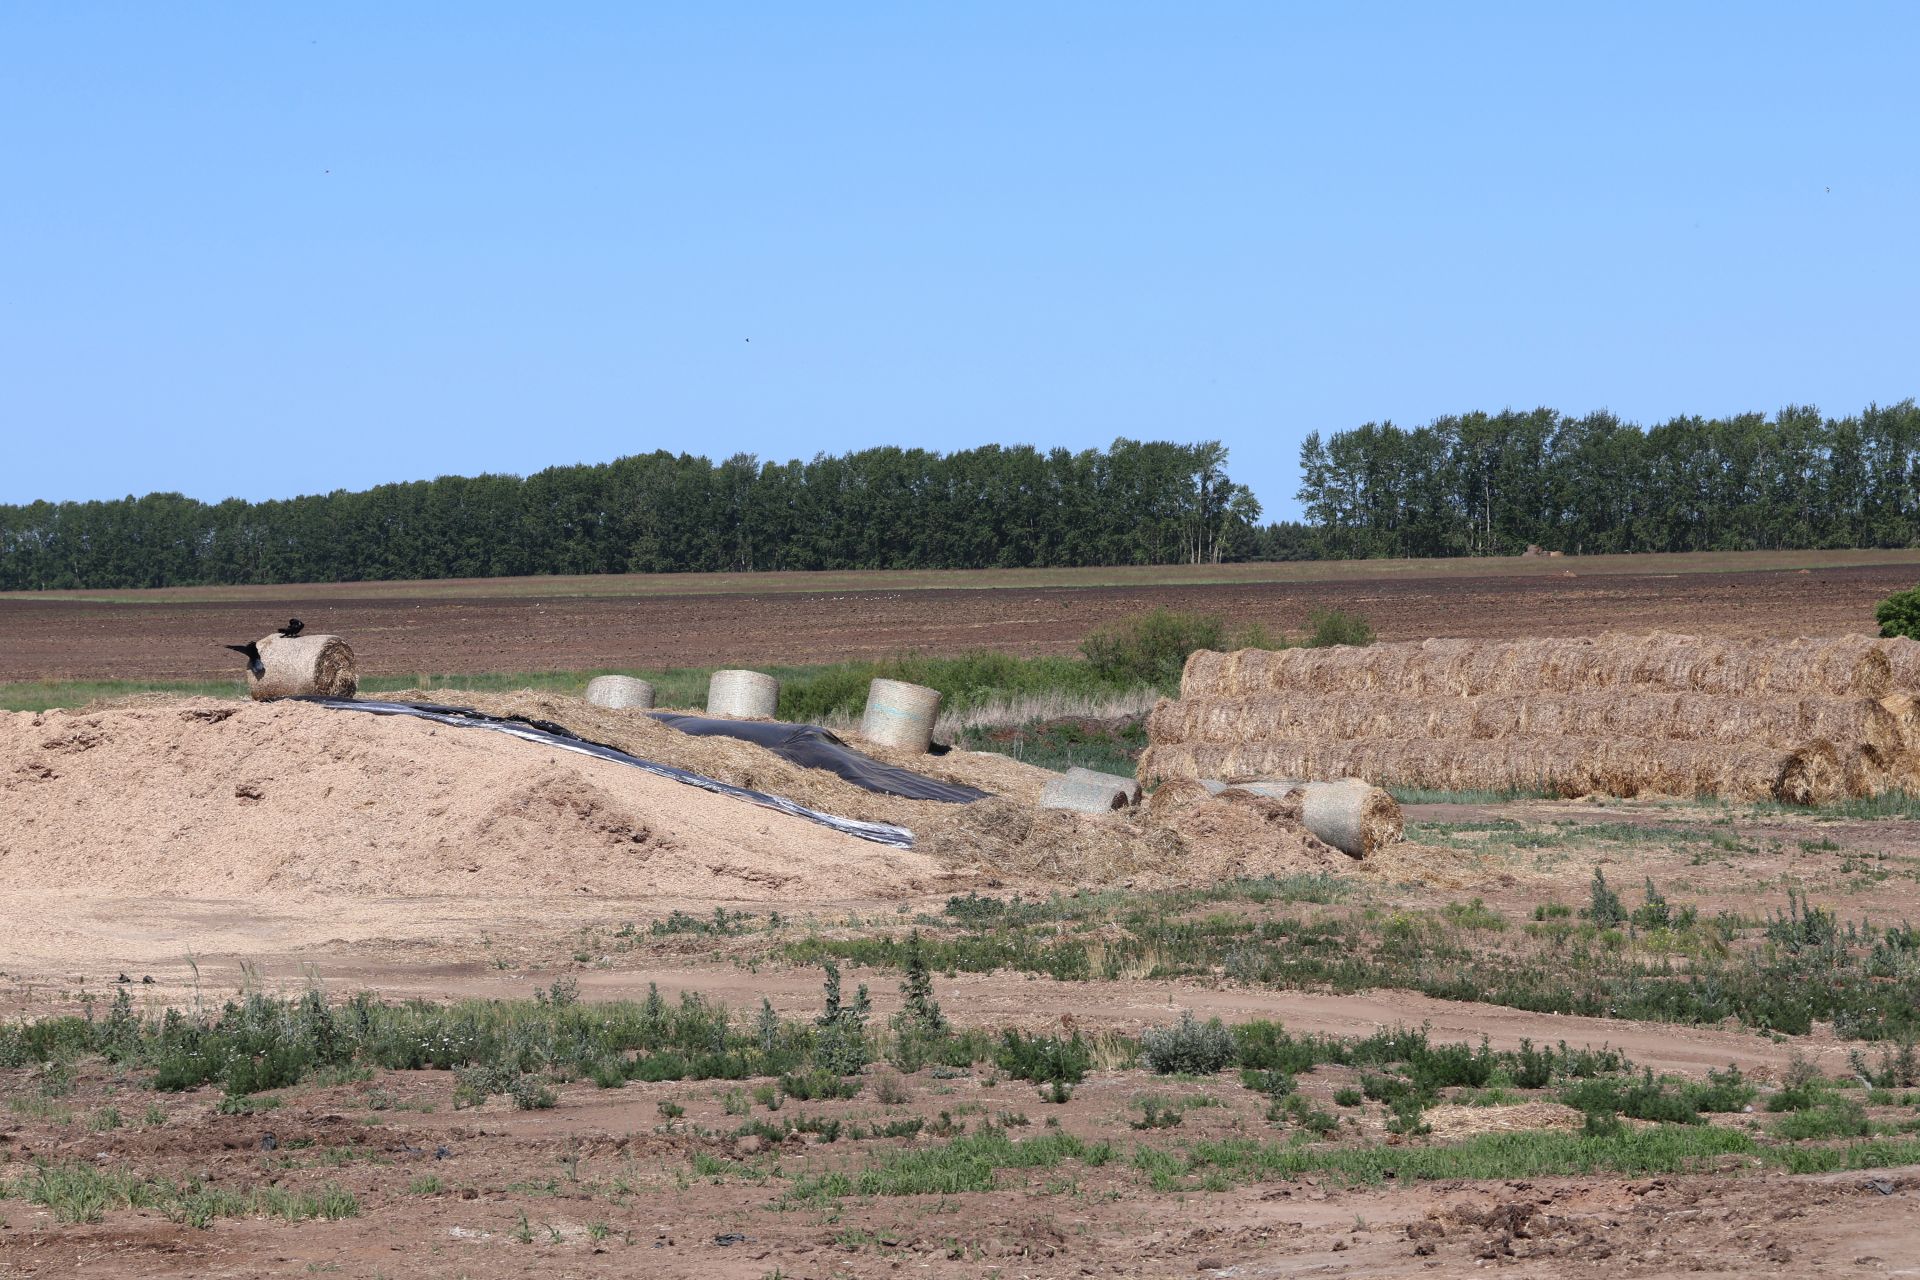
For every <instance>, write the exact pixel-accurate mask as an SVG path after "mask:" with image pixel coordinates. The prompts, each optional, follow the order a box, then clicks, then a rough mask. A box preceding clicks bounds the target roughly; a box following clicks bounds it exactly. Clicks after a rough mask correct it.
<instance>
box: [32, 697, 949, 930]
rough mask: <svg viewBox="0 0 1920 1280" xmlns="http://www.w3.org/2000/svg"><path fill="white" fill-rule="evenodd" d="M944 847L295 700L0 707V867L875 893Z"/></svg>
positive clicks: (204, 885)
mask: <svg viewBox="0 0 1920 1280" xmlns="http://www.w3.org/2000/svg"><path fill="white" fill-rule="evenodd" d="M945 871H946V868H944V867H943V866H942V865H941V864H939V863H938V862H936V861H935V860H934V859H932V858H930V857H928V856H927V855H926V854H924V853H913V852H905V853H903V852H901V851H898V850H893V849H888V848H885V847H883V846H881V845H877V844H874V843H872V842H870V841H863V840H857V839H854V838H852V837H849V836H844V835H841V834H839V833H837V832H834V831H831V830H829V829H827V828H825V827H821V826H819V825H817V824H815V823H811V822H807V821H804V820H802V819H798V818H792V817H788V816H786V815H784V814H780V813H776V812H773V811H771V810H767V809H762V808H758V807H755V806H753V805H749V804H746V803H743V802H741V801H738V800H734V799H730V798H727V797H724V796H717V795H713V794H711V793H709V792H704V791H701V790H699V789H697V788H694V787H689V786H685V785H683V784H681V783H677V782H673V781H669V780H667V779H663V778H656V777H653V776H652V775H649V774H645V773H643V772H641V771H640V770H637V769H632V768H629V767H627V766H624V765H620V764H617V763H613V762H609V761H602V760H596V759H592V758H590V757H586V756H581V755H578V754H575V753H572V752H559V751H554V750H551V749H548V748H544V747H540V746H536V745H534V744H530V743H527V742H523V741H519V740H516V739H513V738H509V737H506V736H505V735H502V734H494V733H485V732H480V731H477V730H471V729H455V728H449V727H446V726H441V725H435V724H432V723H429V722H426V721H421V720H414V719H410V718H405V717H397V716H374V715H365V714H360V713H357V712H347V711H329V710H326V709H324V708H321V707H316V706H312V705H308V704H303V703H297V702H274V703H233V702H220V701H215V700H211V699H199V700H190V701H184V702H182V701H164V702H162V701H159V700H148V701H146V702H145V703H144V704H143V705H139V706H130V707H125V708H121V709H114V710H101V711H83V712H59V711H52V712H46V713H44V714H33V713H18V714H9V715H0V872H4V874H5V875H6V876H7V877H8V878H9V879H10V880H11V881H12V882H13V883H16V884H40V885H45V886H47V887H49V888H59V889H85V890H88V891H97V892H101V893H123V894H131V895H164V894H179V895H190V896H197V897H218V898H235V897H248V898H252V899H255V900H258V901H261V902H262V903H263V904H266V903H272V902H275V901H278V900H281V899H287V900H295V899H312V898H314V897H316V896H321V897H359V898H366V897H421V896H432V895H443V894H462V895H497V896H499V897H501V898H502V899H503V900H511V899H515V898H519V897H533V896H549V895H555V894H568V895H572V894H589V895H613V896H625V897H635V896H653V895H661V896H672V897H684V898H712V899H723V900H734V899H738V900H768V899H776V898H778V899H795V900H806V899H862V898H871V897H876V896H888V895H903V894H908V893H911V892H915V891H917V890H922V889H932V888H935V887H937V885H936V882H938V881H939V880H940V879H941V877H942V876H943V874H944V873H945Z"/></svg>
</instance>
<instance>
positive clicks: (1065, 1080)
mask: <svg viewBox="0 0 1920 1280" xmlns="http://www.w3.org/2000/svg"><path fill="white" fill-rule="evenodd" d="M994 1063H995V1065H997V1066H998V1067H999V1068H1000V1069H1001V1070H1002V1071H1004V1072H1006V1073H1007V1074H1008V1075H1010V1076H1012V1077H1013V1078H1014V1079H1015V1080H1031V1081H1033V1082H1034V1083H1035V1084H1079V1083H1080V1082H1081V1081H1082V1080H1085V1079H1086V1078H1087V1069H1088V1068H1089V1067H1091V1066H1092V1065H1093V1051H1092V1050H1091V1049H1089V1048H1088V1047H1087V1043H1086V1041H1084V1040H1082V1039H1081V1038H1080V1033H1079V1032H1077V1031H1076V1032H1074V1034H1073V1035H1072V1036H1071V1037H1070V1038H1068V1039H1065V1040H1062V1039H1061V1038H1060V1037H1059V1036H1027V1035H1022V1034H1021V1033H1020V1032H1018V1031H1015V1030H1011V1029H1010V1030H1008V1031H1007V1032H1006V1033H1005V1034H1003V1035H1002V1036H1001V1037H1000V1047H999V1048H998V1049H997V1050H996V1051H995V1053H994ZM1054 1101H1056V1102H1065V1101H1066V1099H1065V1098H1056V1099H1054Z"/></svg>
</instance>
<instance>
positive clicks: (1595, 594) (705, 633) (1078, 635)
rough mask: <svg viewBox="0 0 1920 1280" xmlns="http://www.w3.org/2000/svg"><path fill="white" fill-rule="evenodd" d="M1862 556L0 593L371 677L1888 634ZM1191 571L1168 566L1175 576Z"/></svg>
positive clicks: (44, 614) (33, 613)
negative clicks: (1147, 648) (297, 641)
mask: <svg viewBox="0 0 1920 1280" xmlns="http://www.w3.org/2000/svg"><path fill="white" fill-rule="evenodd" d="M1833 554H1834V555H1835V556H1844V555H1846V554H1848V553H1833ZM1854 554H1872V555H1873V559H1872V562H1870V563H1864V564H1844V565H1841V566H1839V567H1819V568H1806V569H1801V568H1761V567H1756V562H1755V561H1754V560H1753V558H1752V557H1745V558H1743V557H1739V556H1726V557H1719V558H1714V557H1663V556H1644V557H1610V558H1608V559H1607V564H1606V566H1605V568H1604V571H1598V572H1596V571H1594V570H1593V569H1591V568H1589V567H1588V563H1587V562H1586V561H1582V560H1552V561H1545V560H1540V561H1529V562H1526V564H1525V565H1520V566H1517V567H1516V565H1514V564H1510V563H1505V562H1502V563H1500V564H1498V565H1496V566H1489V567H1488V568H1487V570H1486V571H1484V572H1475V567H1476V566H1475V563H1474V562H1451V563H1447V564H1443V565H1441V566H1440V567H1439V568H1437V569H1428V568H1424V567H1423V566H1422V564H1420V563H1414V564H1410V565H1408V566H1406V568H1405V572H1404V573H1395V574H1390V573H1388V572H1387V571H1386V569H1383V568H1382V567H1381V562H1364V563H1360V564H1356V565H1354V566H1353V567H1351V568H1346V569H1344V570H1343V568H1342V566H1339V565H1318V566H1314V568H1315V574H1314V575H1313V576H1312V577H1310V578H1309V577H1303V576H1282V575H1283V574H1284V572H1285V571H1287V570H1289V569H1290V568H1291V566H1273V567H1271V568H1272V569H1273V571H1274V572H1275V575H1276V576H1275V579H1274V580H1271V581H1258V580H1241V581H1225V582H1217V583H1202V584H1191V583H1189V584H1186V585H1155V584H1153V583H1137V582H1136V583H1132V584H1129V585H1124V586H1094V585H1087V586H1073V587H1068V588H1063V587H1059V586H1033V587H1030V586H1025V585H1020V581H1021V580H1020V579H1019V577H1018V576H1017V575H998V576H996V577H993V578H991V579H987V580H984V581H985V583H986V585H979V586H969V587H967V588H959V589H943V588H939V587H937V586H927V585H926V583H927V582H929V581H933V582H937V581H939V579H938V578H937V577H930V576H929V575H912V578H911V580H912V581H913V583H914V584H915V585H914V586H913V587H912V588H911V589H888V588H884V587H883V588H878V589H862V587H861V585H860V584H861V583H863V582H865V581H869V580H870V579H868V578H867V577H866V576H864V575H834V577H833V581H834V582H835V584H836V585H835V586H834V587H833V588H830V589H829V588H827V587H826V586H825V584H824V583H823V585H822V589H820V590H812V591H810V590H807V589H805V588H806V581H807V580H806V579H805V577H804V576H802V575H781V577H782V581H781V585H780V587H779V589H777V590H756V589H755V588H754V584H753V579H752V578H750V577H747V578H740V579H732V580H729V581H728V582H727V583H725V584H713V583H709V582H705V581H689V582H688V583H687V584H686V586H687V588H688V589H687V590H686V591H685V593H684V594H666V593H668V592H671V591H672V590H673V587H674V580H673V579H671V578H668V579H649V580H647V582H648V584H649V590H648V591H646V592H644V593H641V592H637V591H636V592H635V593H633V594H606V595H590V594H584V593H585V592H587V591H589V590H591V588H592V580H564V581H566V582H572V583H577V584H579V589H580V590H581V591H582V592H583V594H580V595H571V596H570V595H550V594H545V593H544V592H545V591H546V590H549V589H555V588H554V587H553V586H552V585H551V584H548V583H546V582H544V581H543V580H515V581H516V582H519V583H520V584H521V585H522V586H523V587H524V588H525V594H520V595H514V594H506V592H507V588H508V585H510V584H495V585H490V584H485V583H479V584H464V583H451V584H436V583H411V584H344V585H343V584H333V585H326V586H316V587H311V588H305V587H259V588H245V589H235V590H233V591H223V592H212V591H209V592H207V593H204V594H208V595H218V596H221V597H222V598H221V599H201V598H198V595H197V594H196V593H194V592H186V591H179V592H174V591H163V592H152V593H118V594H117V595H116V596H115V597H114V599H112V600H99V599H89V598H83V597H78V596H75V595H71V594H52V595H44V596H9V597H0V682H4V681H15V680H43V679H96V680H97V679H155V680H160V679H175V680H188V679H217V678H221V677H226V676H232V675H234V672H235V665H234V664H235V659H234V656H233V655H232V654H230V653H228V652H226V650H224V649H223V648H221V646H222V645H223V644H225V643H229V642H233V643H237V642H240V641H242V640H247V639H252V638H255V637H257V636H259V635H260V634H261V633H262V631H264V630H265V629H266V628H267V627H268V626H270V625H277V623H278V622H279V620H281V619H283V618H286V617H288V616H291V615H298V616H299V617H301V618H303V619H304V620H305V621H306V623H307V626H308V629H309V630H324V631H335V632H339V633H341V634H344V635H347V636H350V637H351V638H352V642H353V646H354V650H355V653H356V654H357V656H358V658H359V660H360V669H361V672H362V674H365V675H375V676H380V675H407V674H413V673H419V672H430V673H434V674H479V673H488V672H518V671H578V670H594V669H602V668H656V667H673V666H725V665H730V664H756V663H766V664H789V663H811V662H830V661H836V660H841V659H860V658H879V657H886V656H889V655H893V654H898V653H902V652H907V651H910V650H920V651H924V652H928V653H935V654H942V653H955V652H960V651H964V650H969V649H999V650H1003V651H1007V652H1012V653H1021V654H1053V653H1070V652H1073V651H1074V650H1075V648H1076V647H1077V646H1078V645H1079V643H1080V641H1081V639H1082V638H1083V637H1084V636H1085V635H1086V633H1087V632H1088V631H1089V630H1091V629H1092V628H1094V627H1095V626H1098V625H1100V624H1101V623H1104V622H1108V621H1111V620H1113V619H1116V618H1121V617H1125V616H1127V615H1129V614H1133V613H1137V612H1139V611H1141V610H1144V609H1149V608H1153V607H1156V606H1160V607H1167V608H1174V609H1192V610H1201V611H1207V612H1215V613H1221V614H1224V615H1226V616H1227V617H1229V618H1230V619H1232V620H1233V621H1234V622H1236V623H1245V622H1255V621H1257V622H1261V623H1264V624H1265V625H1267V626H1269V627H1273V628H1278V629H1281V630H1286V629H1298V628H1299V627H1300V626H1301V625H1302V623H1303V621H1304V619H1305V617H1306V614H1307V612H1308V610H1310V609H1313V608H1316V607H1338V608H1342V609H1349V610H1353V611H1356V612H1358V613H1361V614H1363V615H1365V616H1366V617H1367V618H1369V619H1370V620H1371V621H1372V622H1373V625H1374V627H1375V628H1376V630H1377V631H1378V633H1379V636H1380V638H1381V639H1383V640H1411V639H1422V638H1425V637H1428V636H1467V637H1474V636H1500V637H1508V636H1515V635H1585V634H1597V633H1600V632H1603V631H1636V630H1638V631H1645V630H1652V629H1655V628H1661V629H1666V630H1673V631H1688V632H1696V633H1714V634H1745V635H1765V634H1779V633H1781V632H1782V628H1783V626H1785V627H1790V628H1791V630H1792V633H1793V634H1800V635H1827V634H1839V633H1843V632H1848V631H1871V630H1872V619H1873V606H1874V604H1875V602H1876V601H1878V600H1880V599H1882V598H1883V597H1885V596H1887V595H1888V594H1890V593H1891V592H1894V591H1898V590H1904V589H1906V588H1907V587H1910V586H1912V585H1913V582H1914V579H1915V577H1916V576H1920V553H1914V554H1906V555H1904V558H1900V559H1893V558H1890V555H1889V554H1888V553H1854ZM1777 562H1778V558H1773V559H1768V560H1764V561H1760V562H1758V563H1764V564H1771V563H1777ZM1385 563H1386V566H1387V568H1396V567H1398V562H1385ZM1702 564H1705V565H1707V566H1709V567H1706V568H1702V567H1700V566H1701V565H1702ZM1560 566H1567V567H1565V568H1562V567H1560ZM1227 567H1228V568H1232V569H1252V568H1267V567H1266V566H1227ZM1496 570H1497V571H1496ZM1636 570H1637V571H1636ZM1182 572H1183V571H1181V570H1167V571H1165V573H1166V575H1167V580H1168V581H1169V582H1175V583H1177V582H1178V578H1179V575H1180V574H1181V573H1182ZM1343 572H1344V575H1345V576H1342V574H1343ZM875 577H876V578H882V579H883V578H884V577H885V575H875ZM841 580H845V581H846V582H848V583H849V584H851V585H849V586H847V587H845V588H840V587H839V586H838V585H837V584H838V583H839V582H840V581H841ZM1041 580H1043V581H1044V580H1047V579H1045V578H1044V576H1043V577H1042V579H1041ZM555 581H556V582H558V581H560V580H555ZM1002 583H1005V584H1006V585H1001V584H1002ZM403 589H404V590H403Z"/></svg>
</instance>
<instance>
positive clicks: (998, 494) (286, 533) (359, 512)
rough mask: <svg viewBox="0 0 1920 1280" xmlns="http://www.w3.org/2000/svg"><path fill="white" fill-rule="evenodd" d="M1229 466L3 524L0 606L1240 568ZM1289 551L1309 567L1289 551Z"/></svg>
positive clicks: (649, 474)
mask: <svg viewBox="0 0 1920 1280" xmlns="http://www.w3.org/2000/svg"><path fill="white" fill-rule="evenodd" d="M1226 462H1227V451H1226V450H1225V449H1224V448H1222V447H1221V446H1220V445H1219V444H1217V443H1213V442H1205V443H1201V444H1197V445H1180V444H1168V443H1160V442H1147V443H1142V442H1139V441H1134V440H1124V439H1122V440H1116V441H1114V442H1113V444H1112V446H1111V447H1109V448H1107V449H1105V450H1088V451H1086V452H1082V453H1070V452H1068V451H1066V450H1064V449H1056V450H1053V451H1052V452H1050V453H1041V452H1039V451H1038V450H1035V449H1032V448H1027V447H1024V446H1022V447H1013V448H1000V447H998V446H988V447H986V448H983V449H969V450H965V451H962V452H958V453H950V454H939V453H929V452H926V451H924V450H917V449H869V450H865V451H862V452H858V453H849V454H843V455H839V456H827V455H824V454H823V455H820V456H817V457H815V458H814V459H813V460H812V461H811V462H798V461H795V462H785V463H775V462H760V461H758V460H757V459H755V458H753V457H750V456H746V455H739V456H735V457H732V458H728V459H727V460H726V461H724V462H721V463H718V464H715V463H713V462H710V461H709V460H707V459H706V458H698V457H691V456H689V455H687V454H679V455H675V454H670V453H665V452H660V453H651V454H645V455H641V456H636V457H629V458H621V459H619V460H618V461H616V462H610V463H602V464H598V465H582V466H569V467H554V468H551V469H549V470H546V471H542V472H539V473H538V474H536V475H531V476H527V477H525V478H524V479H523V478H521V477H518V476H506V475H483V476H478V477H475V478H471V479H469V478H464V477H460V476H442V477H441V478H440V479H438V480H423V481H419V482H416V483H412V484H387V485H380V486H378V487H377V488H374V489H369V490H367V491H365V492H362V493H349V492H345V491H340V492H335V493H329V494H324V495H315V496H311V497H302V498H291V499H287V500H284V501H271V502H243V501H241V500H239V499H231V500H228V501H226V502H221V503H216V504H211V505H209V504H207V503H202V502H197V501H195V500H193V499H191V498H185V497H182V496H181V495H179V494H177V493H156V494H149V495H147V496H146V497H144V498H132V497H129V498H125V499H120V500H116V501H111V502H63V503H47V502H36V503H32V504H29V505H26V506H0V590H38V589H48V588H63V587H89V588H110V587H158V586H185V585H202V584H210V583H218V584H226V583H251V582H343V581H366V580H375V579H399V578H469V577H472V578H478V577H495V576H504V575H513V574H576V573H622V572H678V571H700V570H732V571H747V570H755V569H883V568H898V569H937V568H994V567H1007V568H1014V567H1028V566H1056V565H1089V564H1177V563H1200V562H1212V561H1217V560H1222V559H1243V558H1246V557H1248V556H1250V555H1253V554H1257V553H1258V552H1259V550H1260V548H1261V546H1262V545H1264V544H1267V543H1270V542H1271V541H1272V538H1273V531H1272V530H1271V529H1268V530H1262V529H1257V528H1255V526H1254V521H1256V520H1257V519H1258V518H1259V515H1260V506H1259V504H1258V503H1257V502H1256V501H1255V500H1254V497H1253V494H1252V492H1251V491H1250V490H1249V489H1248V488H1247V487H1246V486H1245V485H1241V484H1236V483H1234V482H1233V481H1232V480H1231V479H1230V478H1229V477H1228V475H1227V473H1226ZM1301 554H1306V553H1305V552H1304V551H1302V552H1301Z"/></svg>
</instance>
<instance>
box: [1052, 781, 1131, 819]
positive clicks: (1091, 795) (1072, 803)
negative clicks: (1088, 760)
mask: <svg viewBox="0 0 1920 1280" xmlns="http://www.w3.org/2000/svg"><path fill="white" fill-rule="evenodd" d="M1120 781H1121V782H1122V783H1124V782H1126V781H1127V780H1126V779H1121V780H1120ZM1040 807H1041V808H1042V809H1066V810H1069V811H1070V812H1073V813H1112V812H1113V811H1114V810H1116V809H1124V808H1126V807H1127V787H1126V786H1124V785H1116V784H1115V783H1112V782H1099V781H1094V780H1091V779H1087V778H1073V777H1068V776H1066V775H1064V774H1063V775H1062V776H1060V777H1058V778H1055V779H1053V780H1052V781H1050V782H1048V783H1047V785H1046V786H1044V787H1042V788H1041V789H1040Z"/></svg>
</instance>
